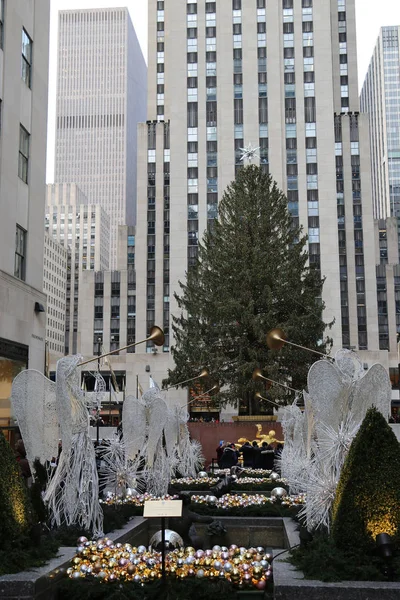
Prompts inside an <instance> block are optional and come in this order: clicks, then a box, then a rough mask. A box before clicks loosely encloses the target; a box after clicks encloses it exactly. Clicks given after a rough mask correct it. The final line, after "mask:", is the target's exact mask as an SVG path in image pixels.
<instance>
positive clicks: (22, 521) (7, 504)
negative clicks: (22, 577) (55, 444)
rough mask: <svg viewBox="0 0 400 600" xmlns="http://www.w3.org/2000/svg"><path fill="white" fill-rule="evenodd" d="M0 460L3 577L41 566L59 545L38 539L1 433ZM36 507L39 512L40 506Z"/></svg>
mask: <svg viewBox="0 0 400 600" xmlns="http://www.w3.org/2000/svg"><path fill="white" fill-rule="evenodd" d="M0 457H1V458H0V575H4V574H6V573H18V572H19V571H24V570H26V569H30V568H33V567H39V566H41V565H42V564H44V563H45V562H46V561H47V560H48V559H50V558H52V557H53V556H55V555H56V553H57V549H58V545H57V543H56V542H55V541H54V540H53V539H51V538H49V537H41V527H40V525H38V524H37V517H36V514H35V510H34V509H33V508H32V504H31V502H30V499H29V493H28V490H27V488H26V486H25V483H24V481H23V478H22V475H21V473H20V470H19V466H18V462H17V460H16V458H15V456H14V453H13V451H12V449H11V447H10V445H9V443H8V442H7V440H6V439H5V437H4V435H3V434H2V433H1V431H0ZM35 493H36V492H35ZM34 495H35V494H34ZM37 508H38V509H39V512H40V503H38V505H37Z"/></svg>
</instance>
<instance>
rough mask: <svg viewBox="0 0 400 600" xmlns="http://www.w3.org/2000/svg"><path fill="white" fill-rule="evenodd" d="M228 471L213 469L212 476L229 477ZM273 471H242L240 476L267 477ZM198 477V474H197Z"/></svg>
mask: <svg viewBox="0 0 400 600" xmlns="http://www.w3.org/2000/svg"><path fill="white" fill-rule="evenodd" d="M230 472H231V470H230V469H214V471H213V474H214V475H229V474H230ZM272 472H273V471H271V469H242V471H241V474H242V475H245V476H247V477H269V476H270V475H271V473H272ZM199 475H200V473H199ZM278 477H279V475H278Z"/></svg>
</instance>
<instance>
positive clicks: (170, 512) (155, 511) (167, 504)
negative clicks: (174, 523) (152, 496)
mask: <svg viewBox="0 0 400 600" xmlns="http://www.w3.org/2000/svg"><path fill="white" fill-rule="evenodd" d="M143 516H144V517H146V518H150V519H152V518H155V517H158V518H160V517H161V577H162V582H163V585H165V584H166V582H167V577H166V572H165V518H166V517H181V516H182V500H146V501H145V503H144V510H143Z"/></svg>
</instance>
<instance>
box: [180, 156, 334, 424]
mask: <svg viewBox="0 0 400 600" xmlns="http://www.w3.org/2000/svg"><path fill="white" fill-rule="evenodd" d="M306 248H307V238H306V236H305V235H304V234H303V233H302V230H301V228H299V227H297V226H295V225H294V223H293V219H292V217H291V215H290V213H289V211H288V207H287V198H286V197H285V195H284V194H283V193H282V192H281V190H279V189H278V187H277V184H276V183H275V182H274V181H273V180H272V177H271V176H269V175H266V174H264V173H263V172H262V170H261V169H260V168H259V167H256V166H254V165H251V166H248V167H245V168H243V169H241V170H240V172H239V173H238V175H237V178H236V180H235V181H234V182H232V183H231V185H229V186H228V188H227V190H226V192H225V194H224V196H223V198H222V200H221V203H220V206H219V216H218V219H217V220H216V221H215V222H214V225H213V227H212V228H211V229H210V230H209V231H208V232H206V233H205V236H204V239H203V242H202V243H201V244H199V255H198V261H197V264H196V265H195V266H194V267H192V268H191V269H190V270H189V272H188V273H187V279H186V281H185V282H182V283H181V284H180V286H181V293H180V294H178V295H175V297H176V300H177V302H178V307H179V309H180V310H181V313H180V314H179V315H177V316H174V317H173V323H172V329H173V332H174V336H175V345H174V346H173V347H172V350H171V351H172V355H173V358H174V361H175V365H176V366H175V368H174V369H173V370H172V371H170V372H169V379H168V383H169V384H171V383H178V382H179V381H182V380H185V379H187V378H189V377H193V376H195V375H196V374H197V373H198V372H199V369H201V368H203V367H208V368H209V370H210V373H211V375H212V379H213V380H214V379H218V380H219V382H220V384H221V388H222V391H221V393H220V394H219V396H218V400H219V401H220V402H221V404H225V403H227V402H229V403H233V404H237V403H238V402H239V401H241V402H245V403H246V404H247V406H248V409H249V410H250V412H251V411H253V412H259V410H260V407H259V406H257V405H256V404H255V403H254V402H255V401H254V394H255V392H256V391H261V392H262V393H263V395H266V394H268V395H269V397H270V399H272V400H274V401H276V400H278V401H279V402H281V403H282V404H285V403H286V402H287V401H289V400H293V394H292V395H290V394H288V392H287V391H286V390H285V389H284V388H281V387H278V386H273V387H272V388H271V389H270V390H269V391H268V392H266V390H265V389H264V386H263V384H262V383H260V382H254V381H252V372H253V370H254V369H255V368H256V367H258V368H262V369H264V370H265V373H264V374H265V375H266V376H267V377H269V378H271V379H274V380H276V381H278V382H280V383H284V384H288V385H290V386H291V387H294V388H296V389H302V388H303V387H304V386H305V385H306V380H307V372H308V369H309V367H310V365H311V363H312V362H314V360H315V356H314V355H313V354H311V353H309V352H307V351H305V350H301V349H297V348H294V347H291V346H289V345H286V346H285V347H284V348H283V349H282V350H281V351H280V352H278V351H271V350H269V349H268V348H267V345H266V333H267V332H268V331H269V330H270V329H272V328H274V327H281V328H282V329H283V330H284V331H285V332H286V334H287V336H288V339H289V340H292V341H294V342H295V343H297V344H300V345H303V346H306V347H307V348H313V349H318V350H319V351H320V352H324V351H325V350H326V345H327V344H328V343H329V340H328V339H324V331H325V328H326V326H327V325H326V324H325V323H324V321H323V319H322V312H323V308H324V305H323V302H322V300H321V293H322V286H323V280H322V279H321V275H320V273H319V271H318V270H317V269H314V268H312V267H310V266H309V264H308V253H307V250H306ZM209 383H210V384H211V381H210V382H205V387H204V389H207V385H208V384H209ZM211 385H212V384H211ZM211 385H210V387H211Z"/></svg>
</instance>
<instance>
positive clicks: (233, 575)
mask: <svg viewBox="0 0 400 600" xmlns="http://www.w3.org/2000/svg"><path fill="white" fill-rule="evenodd" d="M231 580H232V581H233V583H237V582H238V581H240V571H239V569H236V568H234V569H232V571H231Z"/></svg>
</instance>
